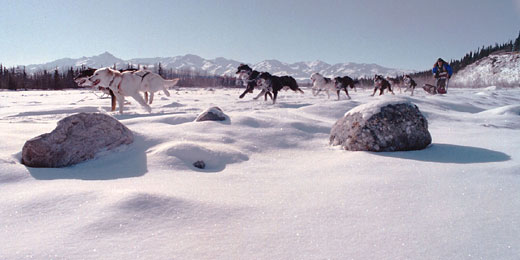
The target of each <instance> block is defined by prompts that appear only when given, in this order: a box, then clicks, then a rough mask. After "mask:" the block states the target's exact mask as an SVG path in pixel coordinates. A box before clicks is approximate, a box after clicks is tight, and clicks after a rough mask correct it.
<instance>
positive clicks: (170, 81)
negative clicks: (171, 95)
mask: <svg viewBox="0 0 520 260" xmlns="http://www.w3.org/2000/svg"><path fill="white" fill-rule="evenodd" d="M179 80H180V79H179V78H177V79H166V80H164V81H165V82H166V85H167V86H168V87H173V86H175V85H177V83H179Z"/></svg>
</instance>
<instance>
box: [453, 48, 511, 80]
mask: <svg viewBox="0 0 520 260" xmlns="http://www.w3.org/2000/svg"><path fill="white" fill-rule="evenodd" d="M452 82H453V83H454V84H455V85H459V86H462V87H482V86H503V87H515V86H519V85H520V53H501V54H495V55H490V56H488V57H485V58H482V59H480V60H478V61H476V62H475V63H473V64H470V65H468V66H467V67H466V68H464V69H463V70H461V71H459V72H458V73H456V74H455V75H454V76H453V79H452Z"/></svg>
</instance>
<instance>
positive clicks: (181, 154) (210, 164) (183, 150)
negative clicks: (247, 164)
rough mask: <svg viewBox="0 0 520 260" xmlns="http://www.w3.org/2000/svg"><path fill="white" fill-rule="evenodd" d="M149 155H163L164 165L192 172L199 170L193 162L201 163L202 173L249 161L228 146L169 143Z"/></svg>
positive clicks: (239, 152)
mask: <svg viewBox="0 0 520 260" xmlns="http://www.w3.org/2000/svg"><path fill="white" fill-rule="evenodd" d="M150 154H151V155H163V156H164V157H165V158H164V159H163V160H164V163H165V164H166V165H168V166H169V167H172V168H183V169H185V167H186V166H188V167H189V168H191V169H194V170H201V169H199V168H196V167H194V166H193V163H194V162H197V161H203V162H204V163H205V165H206V168H205V169H204V170H203V171H209V172H218V171H222V170H224V169H225V168H226V165H228V164H232V163H239V162H242V161H247V160H249V157H248V156H247V155H246V154H245V153H243V152H241V151H238V150H236V149H233V148H231V146H228V145H222V144H208V143H204V144H203V145H201V144H198V143H195V142H170V143H165V144H162V145H160V146H158V147H156V148H155V149H153V150H152V151H151V152H150Z"/></svg>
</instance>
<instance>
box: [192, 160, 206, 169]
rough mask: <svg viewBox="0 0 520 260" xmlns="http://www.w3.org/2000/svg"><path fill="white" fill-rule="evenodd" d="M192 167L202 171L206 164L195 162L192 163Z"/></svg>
mask: <svg viewBox="0 0 520 260" xmlns="http://www.w3.org/2000/svg"><path fill="white" fill-rule="evenodd" d="M193 166H195V167H197V168H199V169H204V168H206V164H205V163H204V161H196V162H194V163H193Z"/></svg>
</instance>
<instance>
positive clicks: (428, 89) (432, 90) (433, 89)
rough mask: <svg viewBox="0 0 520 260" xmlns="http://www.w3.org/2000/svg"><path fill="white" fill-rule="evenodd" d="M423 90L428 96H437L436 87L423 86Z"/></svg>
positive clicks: (430, 85)
mask: <svg viewBox="0 0 520 260" xmlns="http://www.w3.org/2000/svg"><path fill="white" fill-rule="evenodd" d="M423 89H424V91H426V92H427V93H428V94H432V95H435V94H437V87H436V86H434V85H432V84H424V86H423Z"/></svg>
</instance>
